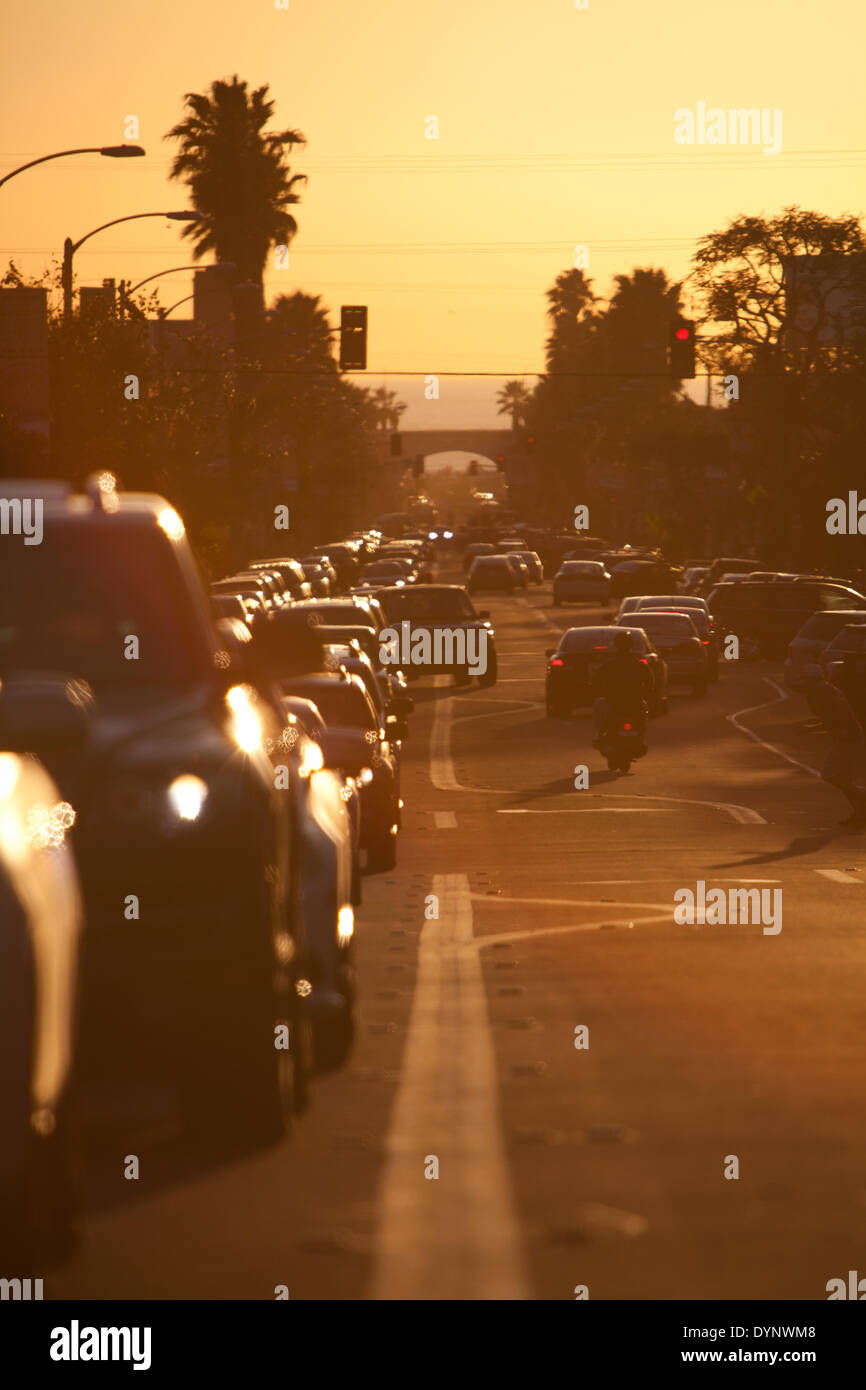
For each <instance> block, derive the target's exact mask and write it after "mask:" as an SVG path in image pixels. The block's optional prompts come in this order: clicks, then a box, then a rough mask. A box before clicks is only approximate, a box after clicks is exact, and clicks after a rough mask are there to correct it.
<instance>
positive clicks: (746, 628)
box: [707, 579, 866, 659]
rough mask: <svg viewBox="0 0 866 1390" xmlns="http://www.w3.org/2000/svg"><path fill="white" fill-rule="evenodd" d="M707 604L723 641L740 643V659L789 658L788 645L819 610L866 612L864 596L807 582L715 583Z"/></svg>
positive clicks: (747, 581) (854, 590)
mask: <svg viewBox="0 0 866 1390" xmlns="http://www.w3.org/2000/svg"><path fill="white" fill-rule="evenodd" d="M707 606H708V608H709V610H710V613H711V614H712V616H713V619H714V621H715V624H716V630H717V631H718V633H719V636H720V638H724V637H727V636H729V635H731V634H734V635H736V637H737V638H738V639H739V646H740V656H741V657H744V658H747V659H748V658H749V657H756V656H765V657H768V658H770V659H777V658H781V657H784V656H785V653H786V650H787V647H788V643H789V642H791V641H793V639H794V638H795V637H796V635H797V633H798V632H799V631H800V628H801V627H802V626H803V624H804V623H805V622H806V620H807V619H808V618H811V616H812V614H813V613H817V612H818V611H819V610H834V609H848V610H852V609H858V610H859V609H864V608H866V598H864V597H863V595H862V594H858V593H857V591H856V589H847V588H845V587H844V586H843V585H841V584H826V583H821V582H817V583H812V582H810V581H808V580H758V581H753V580H749V579H744V580H741V581H739V582H738V583H735V584H717V585H716V587H715V588H714V589H713V590H712V591H711V592H710V593H709V594H708V596H707Z"/></svg>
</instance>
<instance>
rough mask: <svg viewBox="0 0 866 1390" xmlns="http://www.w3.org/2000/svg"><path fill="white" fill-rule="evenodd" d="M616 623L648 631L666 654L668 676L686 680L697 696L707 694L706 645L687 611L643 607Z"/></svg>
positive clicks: (674, 679)
mask: <svg viewBox="0 0 866 1390" xmlns="http://www.w3.org/2000/svg"><path fill="white" fill-rule="evenodd" d="M617 626H618V627H625V628H629V629H630V630H631V631H634V630H635V629H639V630H641V631H643V632H645V633H646V635H647V637H649V638H650V640H651V641H652V643H653V645H654V647H655V648H656V650H657V651H659V652H660V653H661V655H662V656H663V657H664V660H665V664H666V666H667V668H668V679H669V680H670V681H683V682H686V683H687V684H689V685H690V686H691V687H692V691H693V693H694V694H695V695H706V693H707V682H708V680H709V678H710V672H709V658H708V655H707V647H706V646H705V644H704V642H703V641H702V639H701V637H700V636H699V635H698V630H697V628H696V627H695V625H694V623H693V622H692V620H691V618H690V617H688V615H687V614H685V613H672V612H667V613H665V612H661V613H657V612H655V611H654V610H653V609H650V608H640V609H638V610H637V612H635V613H627V614H626V615H625V616H624V617H622V618H618V619H617ZM707 644H708V642H707Z"/></svg>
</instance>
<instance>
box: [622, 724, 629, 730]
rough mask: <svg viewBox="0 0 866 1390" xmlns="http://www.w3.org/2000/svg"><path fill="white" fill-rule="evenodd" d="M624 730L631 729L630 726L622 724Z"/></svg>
mask: <svg viewBox="0 0 866 1390" xmlns="http://www.w3.org/2000/svg"><path fill="white" fill-rule="evenodd" d="M622 727H623V728H624V729H631V724H623V726H622Z"/></svg>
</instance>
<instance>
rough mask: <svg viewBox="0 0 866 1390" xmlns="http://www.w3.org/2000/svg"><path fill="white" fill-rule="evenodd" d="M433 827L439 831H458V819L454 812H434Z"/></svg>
mask: <svg viewBox="0 0 866 1390" xmlns="http://www.w3.org/2000/svg"><path fill="white" fill-rule="evenodd" d="M433 825H434V826H435V828H436V829H437V830H456V829H457V817H456V816H455V814H454V812H453V811H434V812H433Z"/></svg>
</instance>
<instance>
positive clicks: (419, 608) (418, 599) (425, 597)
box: [382, 589, 476, 623]
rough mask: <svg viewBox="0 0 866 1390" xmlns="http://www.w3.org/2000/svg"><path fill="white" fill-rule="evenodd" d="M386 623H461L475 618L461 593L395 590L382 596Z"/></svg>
mask: <svg viewBox="0 0 866 1390" xmlns="http://www.w3.org/2000/svg"><path fill="white" fill-rule="evenodd" d="M382 604H383V606H384V608H385V612H386V613H387V614H388V621H389V622H399V621H401V620H403V619H407V620H408V621H409V622H413V623H447V622H464V621H466V620H467V619H470V620H471V619H474V618H475V617H476V613H475V609H474V608H473V606H472V601H471V600H470V598H469V597H468V595H467V594H465V593H464V591H463V590H462V589H398V590H396V591H395V592H394V593H391V592H390V590H389V591H388V592H387V593H385V594H383V595H382Z"/></svg>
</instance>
